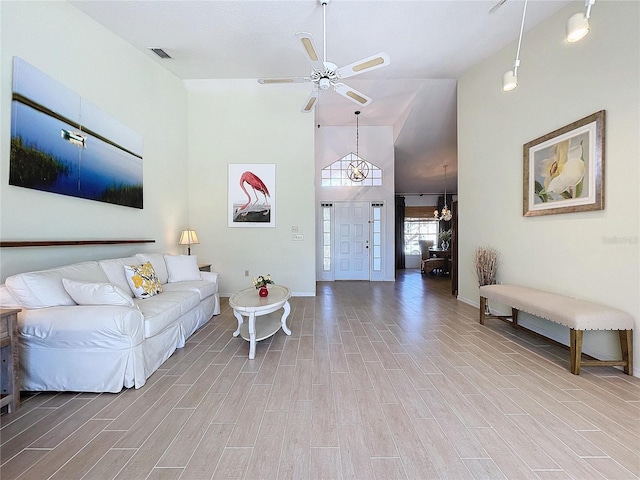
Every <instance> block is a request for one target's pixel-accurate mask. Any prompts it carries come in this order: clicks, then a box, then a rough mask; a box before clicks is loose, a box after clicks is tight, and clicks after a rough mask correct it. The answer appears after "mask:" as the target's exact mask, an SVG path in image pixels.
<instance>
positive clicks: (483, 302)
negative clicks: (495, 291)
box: [480, 297, 487, 325]
mask: <svg viewBox="0 0 640 480" xmlns="http://www.w3.org/2000/svg"><path fill="white" fill-rule="evenodd" d="M486 308H487V297H480V325H484V312H485V309H486Z"/></svg>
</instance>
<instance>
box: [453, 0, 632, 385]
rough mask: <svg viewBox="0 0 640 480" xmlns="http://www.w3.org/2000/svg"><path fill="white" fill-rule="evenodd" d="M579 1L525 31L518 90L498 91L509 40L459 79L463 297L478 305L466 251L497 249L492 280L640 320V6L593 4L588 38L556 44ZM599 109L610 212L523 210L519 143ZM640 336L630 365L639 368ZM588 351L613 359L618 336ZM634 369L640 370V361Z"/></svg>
mask: <svg viewBox="0 0 640 480" xmlns="http://www.w3.org/2000/svg"><path fill="white" fill-rule="evenodd" d="M579 11H584V2H575V3H572V4H571V5H570V6H568V7H566V8H564V9H562V10H561V11H560V12H559V13H557V14H556V15H554V16H553V17H551V18H550V19H549V20H547V21H546V22H544V23H543V24H541V25H539V26H538V27H536V28H535V29H533V30H532V31H530V32H528V33H526V34H525V35H524V38H523V41H522V52H521V62H522V63H521V67H520V68H519V70H518V79H519V83H520V84H519V86H518V87H517V88H516V89H515V90H514V91H512V92H509V93H503V92H502V91H501V89H500V87H501V78H502V74H503V73H504V72H505V71H506V70H508V69H509V68H510V67H511V66H512V65H513V58H514V55H515V47H516V45H515V44H513V45H510V46H509V47H508V48H506V49H504V50H502V51H501V52H499V53H498V54H496V55H494V56H493V57H491V58H489V59H487V60H485V61H483V62H481V63H480V64H478V65H477V66H476V67H474V68H472V69H470V70H469V71H467V72H466V73H465V74H464V75H463V77H462V78H461V79H460V81H459V83H458V121H459V124H458V149H459V150H458V162H459V176H458V199H459V202H458V205H459V226H460V230H459V233H460V237H459V238H460V245H459V247H460V250H459V252H460V272H459V273H460V290H459V291H460V294H459V298H460V299H461V300H464V301H466V302H469V303H471V304H475V305H477V304H478V302H479V300H478V286H477V281H476V277H475V274H474V270H473V252H474V250H475V248H476V247H478V246H480V245H491V246H493V247H495V248H496V249H497V250H498V251H499V252H500V264H499V269H498V280H499V281H501V282H503V283H514V284H522V285H527V286H531V287H537V288H542V289H546V290H550V291H553V292H556V293H559V294H564V295H568V296H574V297H578V298H583V299H589V300H592V301H595V302H599V303H603V304H606V305H611V306H614V307H617V308H620V309H622V310H624V311H627V312H629V313H631V314H632V315H633V316H634V317H635V319H636V331H638V327H640V323H639V319H640V304H639V297H640V296H639V291H640V280H639V244H638V234H639V225H640V220H639V216H640V208H639V207H640V201H639V200H640V199H639V192H640V189H639V186H640V181H639V174H640V170H639V166H638V158H640V150H639V149H640V138H639V132H640V88H639V85H640V38H639V29H638V26H639V23H640V22H639V19H640V3H638V2H597V3H596V5H595V6H594V7H593V10H592V15H591V19H590V24H591V33H590V34H589V35H588V36H587V37H585V38H584V39H583V40H582V41H581V42H579V43H576V44H567V43H565V42H564V41H563V36H564V31H565V22H566V20H567V19H568V18H569V16H570V15H571V14H573V13H575V12H579ZM602 109H604V110H606V116H607V118H606V152H605V157H606V160H605V188H604V191H605V209H604V210H602V211H596V212H582V213H570V214H561V215H546V216H540V217H523V216H522V192H523V186H522V179H523V167H522V165H523V160H522V146H523V144H525V143H527V142H529V141H531V140H533V139H536V138H538V137H540V136H542V135H544V134H546V133H548V132H551V131H553V130H555V129H557V128H560V127H562V126H565V125H567V124H569V123H571V122H574V121H576V120H578V119H581V118H583V117H585V116H587V115H589V114H591V113H594V112H596V111H598V110H602ZM523 317H524V318H523V324H525V325H527V326H529V327H530V328H533V329H535V330H537V331H540V332H543V333H545V334H546V335H549V336H551V337H553V338H555V339H557V340H560V341H562V342H563V343H565V344H567V343H568V331H567V329H566V328H562V327H560V326H557V325H555V324H552V323H551V322H547V321H543V320H540V319H534V318H532V317H530V316H527V315H524V316H523ZM637 339H638V335H636V340H635V342H634V343H635V346H636V348H635V355H634V357H635V358H634V362H635V364H636V365H637V366H640V348H638V340H637ZM584 350H585V352H587V353H590V354H592V355H594V356H596V357H598V358H603V359H606V358H614V357H618V355H619V343H618V339H617V335H616V334H614V333H612V332H588V333H587V334H586V335H585V345H584ZM636 375H638V367H636Z"/></svg>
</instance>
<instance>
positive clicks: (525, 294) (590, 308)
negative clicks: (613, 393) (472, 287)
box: [480, 285, 634, 330]
mask: <svg viewBox="0 0 640 480" xmlns="http://www.w3.org/2000/svg"><path fill="white" fill-rule="evenodd" d="M480 296H481V297H485V298H488V299H490V300H495V301H496V302H499V303H502V304H505V305H509V306H510V307H513V308H515V309H517V310H520V311H523V312H527V313H530V314H532V315H535V316H537V317H541V318H545V319H547V320H551V321H552V322H556V323H559V324H561V325H564V326H566V327H569V328H573V329H576V330H633V326H634V320H633V317H632V316H631V315H630V314H629V313H627V312H624V311H622V310H618V309H617V308H613V307H609V306H606V305H601V304H598V303H592V302H588V301H585V300H578V299H576V298H570V297H565V296H563V295H557V294H555V293H550V292H545V291H543V290H538V289H535V288H529V287H521V286H518V285H483V286H481V287H480Z"/></svg>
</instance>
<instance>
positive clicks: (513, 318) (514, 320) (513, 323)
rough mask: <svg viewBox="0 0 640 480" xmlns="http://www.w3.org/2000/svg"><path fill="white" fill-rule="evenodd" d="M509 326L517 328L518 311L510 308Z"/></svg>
mask: <svg viewBox="0 0 640 480" xmlns="http://www.w3.org/2000/svg"><path fill="white" fill-rule="evenodd" d="M511 326H512V327H513V328H516V327H517V326H518V309H517V308H513V307H512V308H511Z"/></svg>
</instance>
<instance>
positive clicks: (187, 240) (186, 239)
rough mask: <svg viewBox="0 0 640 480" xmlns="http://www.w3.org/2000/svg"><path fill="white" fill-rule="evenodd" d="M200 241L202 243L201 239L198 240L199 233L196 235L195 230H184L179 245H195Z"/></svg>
mask: <svg viewBox="0 0 640 480" xmlns="http://www.w3.org/2000/svg"><path fill="white" fill-rule="evenodd" d="M198 243H200V241H199V240H198V235H196V231H195V230H183V231H182V234H181V235H180V241H179V242H178V245H194V244H198Z"/></svg>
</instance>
